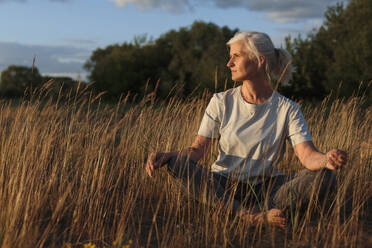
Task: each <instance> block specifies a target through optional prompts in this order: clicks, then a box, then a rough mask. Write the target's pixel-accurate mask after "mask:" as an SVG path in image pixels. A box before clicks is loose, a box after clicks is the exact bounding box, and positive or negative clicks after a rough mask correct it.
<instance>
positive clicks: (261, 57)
mask: <svg viewBox="0 0 372 248" xmlns="http://www.w3.org/2000/svg"><path fill="white" fill-rule="evenodd" d="M258 58H259V60H258V64H259V66H260V67H261V66H263V65H264V64H265V61H266V57H265V56H264V55H260V56H259V57H258Z"/></svg>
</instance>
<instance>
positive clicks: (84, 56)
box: [0, 0, 347, 80]
mask: <svg viewBox="0 0 372 248" xmlns="http://www.w3.org/2000/svg"><path fill="white" fill-rule="evenodd" d="M341 1H342V0H341ZM341 1H340V0H339V1H334V0H0V30H1V32H0V71H2V70H4V69H6V68H7V67H8V66H9V65H13V64H15V65H22V66H29V67H31V66H32V61H33V58H34V57H35V56H36V63H35V66H36V67H37V68H38V69H39V71H40V73H41V74H43V75H51V76H70V77H73V78H75V79H83V80H85V79H86V77H87V72H86V71H85V70H84V69H83V65H84V63H85V62H86V61H87V60H88V59H89V57H90V55H91V54H92V52H93V51H94V50H95V49H97V48H105V47H107V46H109V45H112V44H122V43H123V42H132V41H133V39H134V37H135V36H141V35H147V37H149V38H153V39H156V38H158V37H159V36H160V35H162V34H165V33H166V32H168V31H169V30H171V29H175V30H178V29H179V28H180V27H188V26H190V25H191V24H192V23H193V22H194V21H204V22H213V23H215V24H217V25H219V26H220V27H222V26H228V27H229V28H231V29H235V28H238V29H239V30H250V31H260V32H265V33H267V34H269V35H270V36H271V38H272V40H273V42H274V44H275V45H276V46H278V47H279V46H280V45H281V44H283V43H284V37H286V36H288V35H291V36H292V37H297V36H298V35H299V34H301V35H302V36H303V37H305V36H306V34H308V33H309V32H310V31H311V30H313V29H314V28H318V27H319V26H320V25H321V24H322V23H323V20H324V12H325V11H326V9H327V6H333V5H335V4H336V3H337V2H341ZM346 1H347V0H344V2H346Z"/></svg>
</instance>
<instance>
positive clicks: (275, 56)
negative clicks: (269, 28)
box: [227, 31, 294, 85]
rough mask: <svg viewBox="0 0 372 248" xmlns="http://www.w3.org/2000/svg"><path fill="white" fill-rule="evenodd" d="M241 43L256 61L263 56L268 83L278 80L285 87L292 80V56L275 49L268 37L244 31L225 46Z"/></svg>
mask: <svg viewBox="0 0 372 248" xmlns="http://www.w3.org/2000/svg"><path fill="white" fill-rule="evenodd" d="M238 41H243V42H244V44H245V47H246V48H247V51H248V52H250V53H251V54H252V56H253V57H255V58H256V59H257V60H259V57H260V56H261V55H263V56H265V58H266V60H265V65H264V66H265V72H266V76H267V79H268V81H269V82H272V80H280V83H282V84H284V85H286V84H288V82H289V80H291V79H292V73H293V71H294V69H293V66H292V65H291V61H292V56H291V55H290V54H289V52H288V51H287V50H285V49H282V48H275V47H274V44H273V42H272V41H271V39H270V37H269V36H268V35H267V34H265V33H260V32H252V31H244V32H238V33H236V34H235V35H234V37H232V38H231V39H230V40H229V41H228V42H227V45H229V46H230V45H231V44H232V43H235V42H238Z"/></svg>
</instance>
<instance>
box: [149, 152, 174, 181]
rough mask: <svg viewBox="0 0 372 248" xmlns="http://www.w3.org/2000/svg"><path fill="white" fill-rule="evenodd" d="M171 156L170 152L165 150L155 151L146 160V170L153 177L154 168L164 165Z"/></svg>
mask: <svg viewBox="0 0 372 248" xmlns="http://www.w3.org/2000/svg"><path fill="white" fill-rule="evenodd" d="M169 158H170V156H169V153H164V152H153V153H151V154H150V155H149V157H148V158H147V162H146V172H147V174H148V175H149V176H150V177H152V175H153V172H154V170H156V169H158V168H160V167H162V166H163V165H165V164H166V163H167V162H168V160H169Z"/></svg>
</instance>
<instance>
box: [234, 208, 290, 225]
mask: <svg viewBox="0 0 372 248" xmlns="http://www.w3.org/2000/svg"><path fill="white" fill-rule="evenodd" d="M239 217H240V218H242V219H246V220H248V221H249V222H250V223H251V224H252V225H254V226H257V225H260V224H265V223H266V221H267V223H268V224H269V225H270V226H278V227H280V228H283V229H284V228H285V227H286V219H285V217H284V215H283V213H282V211H280V210H279V209H276V208H272V209H270V210H269V211H268V212H267V213H265V212H256V211H254V212H253V211H252V210H241V211H240V213H239Z"/></svg>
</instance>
